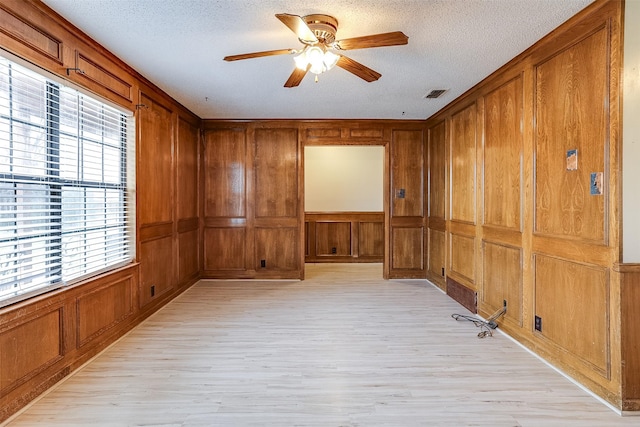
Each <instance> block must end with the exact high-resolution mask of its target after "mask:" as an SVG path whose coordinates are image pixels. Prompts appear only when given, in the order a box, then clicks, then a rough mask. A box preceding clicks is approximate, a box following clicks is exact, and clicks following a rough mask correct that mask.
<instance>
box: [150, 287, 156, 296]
mask: <svg viewBox="0 0 640 427" xmlns="http://www.w3.org/2000/svg"><path fill="white" fill-rule="evenodd" d="M155 295H156V285H151V296H152V297H153V296H155Z"/></svg>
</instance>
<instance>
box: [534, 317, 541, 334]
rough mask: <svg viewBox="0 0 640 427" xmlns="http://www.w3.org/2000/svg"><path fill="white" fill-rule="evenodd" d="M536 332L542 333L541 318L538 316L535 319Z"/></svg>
mask: <svg viewBox="0 0 640 427" xmlns="http://www.w3.org/2000/svg"><path fill="white" fill-rule="evenodd" d="M534 327H535V328H536V331H538V332H542V317H540V316H536V317H535V326H534Z"/></svg>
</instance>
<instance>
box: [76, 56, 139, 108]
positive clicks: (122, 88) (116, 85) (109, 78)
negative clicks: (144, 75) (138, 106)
mask: <svg viewBox="0 0 640 427" xmlns="http://www.w3.org/2000/svg"><path fill="white" fill-rule="evenodd" d="M103 61H104V60H103ZM76 68H78V69H80V70H82V72H81V73H79V74H77V75H78V76H81V77H82V78H85V79H88V80H90V81H91V82H92V83H94V84H96V85H98V86H100V87H101V88H103V89H106V90H108V91H109V92H112V93H114V94H116V95H118V96H120V97H122V98H123V99H125V100H127V101H131V87H132V85H131V83H127V82H125V81H124V80H122V79H121V78H119V77H118V76H115V75H114V74H112V73H111V72H110V71H108V70H107V69H105V68H104V67H102V66H101V65H98V63H96V62H95V61H93V60H91V59H89V58H88V57H87V56H86V55H85V54H83V53H81V52H79V51H76Z"/></svg>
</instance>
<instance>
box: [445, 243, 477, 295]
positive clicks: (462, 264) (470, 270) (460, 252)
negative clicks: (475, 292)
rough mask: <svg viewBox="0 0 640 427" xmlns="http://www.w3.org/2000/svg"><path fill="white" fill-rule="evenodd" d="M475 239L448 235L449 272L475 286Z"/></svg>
mask: <svg viewBox="0 0 640 427" xmlns="http://www.w3.org/2000/svg"><path fill="white" fill-rule="evenodd" d="M475 259H476V258H475V238H473V237H469V236H461V235H457V234H453V233H449V271H450V272H452V273H456V274H459V275H460V276H462V277H463V278H465V279H467V281H468V282H469V283H465V284H468V285H471V284H475V277H476V267H475Z"/></svg>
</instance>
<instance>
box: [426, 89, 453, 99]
mask: <svg viewBox="0 0 640 427" xmlns="http://www.w3.org/2000/svg"><path fill="white" fill-rule="evenodd" d="M447 90H448V89H433V90H432V91H430V92H429V93H427V94H426V95H425V96H424V97H425V98H426V99H435V98H440V97H441V96H442V94H443V93H445V92H446V91H447Z"/></svg>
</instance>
